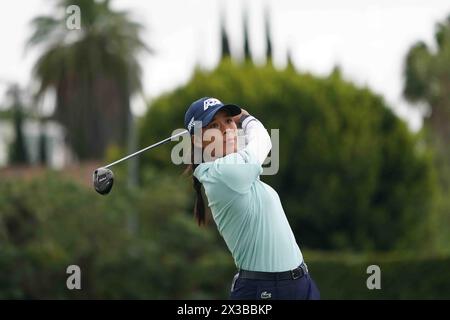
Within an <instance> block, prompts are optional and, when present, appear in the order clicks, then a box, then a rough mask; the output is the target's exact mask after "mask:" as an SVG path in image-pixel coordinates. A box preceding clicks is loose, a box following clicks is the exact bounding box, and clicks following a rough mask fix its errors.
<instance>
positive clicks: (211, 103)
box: [203, 98, 222, 111]
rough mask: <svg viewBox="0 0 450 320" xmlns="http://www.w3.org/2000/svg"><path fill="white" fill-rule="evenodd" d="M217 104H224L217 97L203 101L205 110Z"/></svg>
mask: <svg viewBox="0 0 450 320" xmlns="http://www.w3.org/2000/svg"><path fill="white" fill-rule="evenodd" d="M216 104H222V102H220V100H218V99H215V98H210V99H206V100H205V101H203V111H206V109H208V108H209V107H212V106H215V105H216Z"/></svg>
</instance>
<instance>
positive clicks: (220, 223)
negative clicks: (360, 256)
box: [194, 149, 303, 272]
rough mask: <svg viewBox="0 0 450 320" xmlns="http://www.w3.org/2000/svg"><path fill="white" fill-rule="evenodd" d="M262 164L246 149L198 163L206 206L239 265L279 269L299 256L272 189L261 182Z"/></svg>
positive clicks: (289, 267)
mask: <svg viewBox="0 0 450 320" xmlns="http://www.w3.org/2000/svg"><path fill="white" fill-rule="evenodd" d="M262 170H263V169H262V167H261V165H260V164H259V163H258V161H257V159H256V156H255V155H254V154H252V152H251V151H250V150H248V149H243V150H241V151H239V152H237V153H232V154H229V155H227V156H225V157H223V158H219V159H216V160H215V161H212V162H206V163H202V164H200V165H199V166H198V167H197V168H196V169H195V171H194V176H195V177H196V178H197V179H198V180H199V181H200V182H201V183H202V184H203V186H204V189H205V193H206V196H207V198H208V206H209V207H210V208H211V212H212V215H213V218H214V221H215V223H216V225H217V228H218V230H219V232H220V234H221V235H222V237H223V238H224V240H225V242H226V244H227V246H228V249H229V250H230V252H231V254H232V255H233V258H234V261H235V264H236V266H237V267H238V268H239V269H244V270H251V271H265V272H280V271H287V270H292V269H294V268H296V267H298V266H299V265H300V264H301V263H302V261H303V256H302V253H301V251H300V248H299V246H298V245H297V242H296V241H295V237H294V234H293V232H292V230H291V227H290V225H289V222H288V220H287V218H286V215H285V213H284V210H283V207H282V205H281V201H280V198H279V196H278V194H277V192H276V191H275V190H274V189H273V188H272V187H270V186H269V185H268V184H266V183H264V182H262V181H261V180H260V178H259V175H260V174H261V173H262Z"/></svg>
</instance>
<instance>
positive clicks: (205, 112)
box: [184, 97, 241, 134]
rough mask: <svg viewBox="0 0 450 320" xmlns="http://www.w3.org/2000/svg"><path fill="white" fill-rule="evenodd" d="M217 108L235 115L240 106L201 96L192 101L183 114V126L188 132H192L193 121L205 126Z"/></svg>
mask: <svg viewBox="0 0 450 320" xmlns="http://www.w3.org/2000/svg"><path fill="white" fill-rule="evenodd" d="M219 110H225V111H227V112H228V114H229V115H230V116H237V115H238V114H240V113H241V108H240V107H239V106H237V105H235V104H224V103H222V102H221V101H220V100H218V99H216V98H210V97H203V98H201V99H198V100H197V101H194V102H193V103H192V104H191V105H190V106H189V109H188V110H187V111H186V114H185V115H184V126H185V128H186V129H188V131H189V133H190V134H193V133H194V122H196V121H201V122H202V127H205V126H207V125H208V124H209V123H210V122H211V121H212V120H213V118H214V116H215V115H216V113H217V112H218V111H219Z"/></svg>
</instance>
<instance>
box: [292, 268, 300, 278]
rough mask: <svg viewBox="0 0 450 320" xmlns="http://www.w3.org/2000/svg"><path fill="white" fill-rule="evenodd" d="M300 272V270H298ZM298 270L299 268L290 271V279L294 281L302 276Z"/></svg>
mask: <svg viewBox="0 0 450 320" xmlns="http://www.w3.org/2000/svg"><path fill="white" fill-rule="evenodd" d="M300 270H302V269H300ZM300 270H299V268H297V269H294V270H291V276H292V279H294V280H296V279H298V278H300V277H301V276H302V273H301V272H300ZM297 272H298V273H297ZM296 273H297V275H296Z"/></svg>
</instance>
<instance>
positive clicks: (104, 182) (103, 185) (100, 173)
mask: <svg viewBox="0 0 450 320" xmlns="http://www.w3.org/2000/svg"><path fill="white" fill-rule="evenodd" d="M93 180H94V188H95V191H97V192H98V193H100V194H101V195H106V194H108V193H109V192H110V191H111V189H112V187H113V183H114V174H113V172H112V171H111V170H109V169H106V168H98V169H96V170H95V171H94V174H93Z"/></svg>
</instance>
